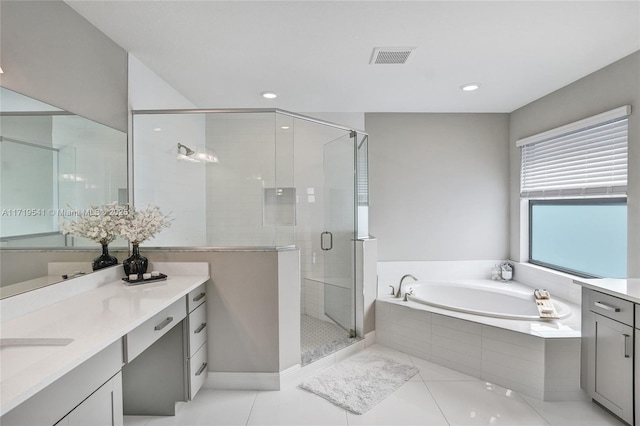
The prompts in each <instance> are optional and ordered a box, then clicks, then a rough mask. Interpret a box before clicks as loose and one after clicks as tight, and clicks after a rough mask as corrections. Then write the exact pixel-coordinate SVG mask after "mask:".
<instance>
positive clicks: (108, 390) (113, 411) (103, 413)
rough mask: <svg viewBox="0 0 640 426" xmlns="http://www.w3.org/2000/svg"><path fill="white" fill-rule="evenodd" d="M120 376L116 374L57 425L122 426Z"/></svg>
mask: <svg viewBox="0 0 640 426" xmlns="http://www.w3.org/2000/svg"><path fill="white" fill-rule="evenodd" d="M122 424H123V416H122V376H121V374H120V373H118V374H117V375H116V376H114V377H113V378H112V379H111V380H109V381H108V382H107V383H105V384H104V385H102V387H100V388H99V389H98V390H97V391H95V392H94V393H92V394H91V396H90V397H89V398H87V399H85V400H84V401H83V402H82V404H80V405H78V406H77V407H76V408H75V409H74V410H73V411H72V412H70V413H69V414H68V415H67V416H66V417H65V418H64V419H62V421H61V422H60V423H59V425H64V426H93V425H96V426H98V425H113V426H122Z"/></svg>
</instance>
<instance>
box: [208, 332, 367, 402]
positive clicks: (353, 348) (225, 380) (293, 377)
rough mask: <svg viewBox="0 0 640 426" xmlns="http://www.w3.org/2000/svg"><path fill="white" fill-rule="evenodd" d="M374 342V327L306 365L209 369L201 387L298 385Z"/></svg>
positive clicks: (231, 388) (251, 387) (233, 388)
mask: <svg viewBox="0 0 640 426" xmlns="http://www.w3.org/2000/svg"><path fill="white" fill-rule="evenodd" d="M375 342H376V334H375V330H374V331H372V332H370V333H367V335H366V336H365V338H364V339H363V340H361V341H360V342H357V343H354V344H353V345H350V346H347V347H346V348H344V349H341V350H339V351H337V352H334V353H333V354H331V355H328V356H326V357H324V358H322V359H319V360H318V361H315V362H312V363H311V364H309V365H305V366H304V367H301V366H300V364H296V365H293V366H291V367H289V368H287V369H285V370H282V371H280V372H278V373H226V372H215V371H209V372H208V373H207V380H206V381H205V383H204V385H203V387H204V388H207V389H227V390H280V389H282V388H285V387H289V386H297V384H298V383H299V382H300V381H301V380H303V379H304V377H306V376H309V375H311V374H313V373H314V372H316V371H318V370H321V369H323V368H326V367H329V366H331V365H333V364H335V363H336V362H339V361H341V360H343V359H345V358H347V357H349V356H351V355H354V354H356V353H358V352H360V351H362V350H364V349H365V348H367V347H369V346H371V345H373V344H374V343H375Z"/></svg>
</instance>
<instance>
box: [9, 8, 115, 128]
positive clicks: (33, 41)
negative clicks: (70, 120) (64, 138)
mask: <svg viewBox="0 0 640 426" xmlns="http://www.w3.org/2000/svg"><path fill="white" fill-rule="evenodd" d="M0 28H1V34H0V36H1V37H0V40H1V45H0V52H1V53H2V60H1V62H0V66H1V67H2V70H3V71H4V74H2V75H0V84H1V85H2V86H3V87H6V88H8V89H11V90H14V91H16V92H19V93H22V94H24V95H27V96H30V97H32V98H35V99H38V100H40V101H43V102H46V103H48V104H51V105H54V106H57V107H59V108H62V109H65V110H67V111H71V112H73V113H75V114H78V115H82V116H84V117H87V118H90V119H92V120H94V121H97V122H100V123H102V124H105V125H107V126H110V127H113V128H115V129H118V130H121V131H124V132H126V131H127V53H126V51H125V50H124V49H122V48H121V47H120V46H118V45H117V44H116V43H114V42H113V41H112V40H111V39H110V38H108V37H107V36H106V35H104V34H103V33H102V32H100V31H99V30H98V29H97V28H95V27H94V26H93V25H91V24H90V23H89V22H88V21H87V20H85V19H84V18H83V17H81V16H80V15H78V14H77V13H76V12H75V11H74V10H73V9H71V8H70V7H69V6H67V5H66V4H65V3H64V2H62V1H61V0H54V1H2V2H1V3H0Z"/></svg>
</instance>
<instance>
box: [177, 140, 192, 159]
mask: <svg viewBox="0 0 640 426" xmlns="http://www.w3.org/2000/svg"><path fill="white" fill-rule="evenodd" d="M183 148H184V153H183V152H180V150H181V149H183ZM195 153H196V152H195V151H194V150H192V149H191V148H189V147H188V146H185V145H182V144H181V143H178V154H181V155H186V156H187V157H189V156H191V155H193V154H195Z"/></svg>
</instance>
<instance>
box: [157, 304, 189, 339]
mask: <svg viewBox="0 0 640 426" xmlns="http://www.w3.org/2000/svg"><path fill="white" fill-rule="evenodd" d="M183 300H184V299H183ZM171 321H173V317H167V319H165V320H164V321H162V322H161V323H160V324H158V325H156V326H155V327H154V330H155V331H160V330H162V329H163V328H165V327H166V326H168V325H169V323H171Z"/></svg>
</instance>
